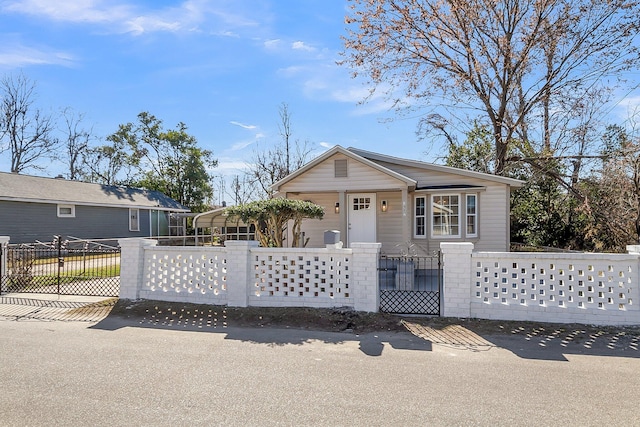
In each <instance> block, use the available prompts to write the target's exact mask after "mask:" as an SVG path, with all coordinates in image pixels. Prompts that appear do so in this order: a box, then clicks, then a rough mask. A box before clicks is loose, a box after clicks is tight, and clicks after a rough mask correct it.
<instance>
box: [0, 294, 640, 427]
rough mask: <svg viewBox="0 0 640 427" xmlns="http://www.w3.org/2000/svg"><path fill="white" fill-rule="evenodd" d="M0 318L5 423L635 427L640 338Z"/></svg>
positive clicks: (190, 317)
mask: <svg viewBox="0 0 640 427" xmlns="http://www.w3.org/2000/svg"><path fill="white" fill-rule="evenodd" d="M1 305H2V304H0V306H1ZM1 310H2V308H0V337H2V338H1V339H2V345H1V346H0V361H1V362H0V390H2V392H1V393H0V420H2V423H1V424H3V425H11V426H27V425H29V426H63V425H64V426H85V425H92V426H103V425H104V426H107V425H108V426H130V425H141V426H155V425H177V426H178V425H207V426H209V425H225V426H227V425H231V426H233V425H238V426H240V425H242V426H246V425H323V426H326V425H367V426H371V425H403V426H406V425H416V426H418V425H420V426H423V425H492V426H493V425H510V426H511V425H536V426H538V425H567V426H568V425H571V426H574V425H594V426H595V425H598V426H600V425H637V424H638V423H639V422H640V418H639V417H638V414H639V412H638V409H637V408H638V403H637V399H636V398H635V396H639V395H640V381H639V380H640V374H638V373H639V372H640V357H639V355H638V349H637V341H635V345H634V341H633V339H627V340H625V341H626V344H625V346H617V347H616V345H611V344H612V343H611V341H612V340H613V337H615V334H614V335H608V336H607V338H606V339H604V340H601V338H602V336H600V337H595V339H592V338H589V337H588V336H586V335H585V336H582V337H580V336H579V335H576V337H579V338H576V339H574V340H566V339H565V338H566V337H563V338H560V337H559V336H558V338H560V339H558V340H556V338H549V337H551V336H552V335H553V331H540V330H538V332H534V333H532V332H533V331H531V330H527V331H526V333H525V332H522V333H518V332H515V331H507V332H508V333H504V334H493V335H488V334H477V333H475V332H473V331H471V330H470V329H468V328H466V327H465V325H464V324H460V325H457V326H458V328H455V327H453V328H448V329H447V328H441V329H437V328H431V329H429V328H428V327H424V326H422V327H421V328H418V326H420V325H416V324H413V326H411V325H408V326H407V327H408V330H407V331H406V332H384V333H367V334H362V335H358V334H354V333H333V332H319V331H310V330H299V329H292V328H289V329H281V328H238V327H234V326H231V325H229V324H228V322H226V321H225V318H224V313H223V312H220V313H216V314H215V315H216V316H218V317H212V318H211V319H210V320H209V319H208V318H207V317H203V316H202V315H201V314H202V313H193V312H190V313H188V314H187V313H178V312H176V313H173V312H169V313H167V312H162V313H158V312H149V313H147V314H146V315H144V316H134V317H130V318H125V317H120V316H106V317H103V318H102V320H100V321H74V320H67V321H60V320H50V319H49V320H46V319H38V318H37V315H35V316H21V317H12V316H6V315H2V311H1ZM453 326H456V325H453ZM411 328H413V329H411ZM554 340H555V341H554ZM614 341H619V340H614ZM609 346H610V347H611V348H609Z"/></svg>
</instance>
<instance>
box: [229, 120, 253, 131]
mask: <svg viewBox="0 0 640 427" xmlns="http://www.w3.org/2000/svg"><path fill="white" fill-rule="evenodd" d="M229 123H231V124H232V125H236V126H240V127H241V128H243V129H256V128H257V126H256V125H245V124H244V123H240V122H236V121H233V120H232V121H230V122H229Z"/></svg>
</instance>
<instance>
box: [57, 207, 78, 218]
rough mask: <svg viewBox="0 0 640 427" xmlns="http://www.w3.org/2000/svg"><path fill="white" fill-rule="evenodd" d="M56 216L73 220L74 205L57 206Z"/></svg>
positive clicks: (74, 215)
mask: <svg viewBox="0 0 640 427" xmlns="http://www.w3.org/2000/svg"><path fill="white" fill-rule="evenodd" d="M57 214H58V218H75V217H76V207H75V205H58V207H57Z"/></svg>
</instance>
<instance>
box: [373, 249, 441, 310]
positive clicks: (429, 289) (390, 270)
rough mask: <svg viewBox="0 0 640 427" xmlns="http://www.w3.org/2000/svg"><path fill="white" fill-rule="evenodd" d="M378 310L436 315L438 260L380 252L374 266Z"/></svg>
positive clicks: (438, 284) (439, 273)
mask: <svg viewBox="0 0 640 427" xmlns="http://www.w3.org/2000/svg"><path fill="white" fill-rule="evenodd" d="M378 281H379V284H380V311H383V312H386V313H397V314H430V315H436V316H439V315H440V296H441V294H442V262H441V256H440V251H436V252H434V254H433V255H431V256H398V257H389V256H382V257H381V258H380V264H379V266H378Z"/></svg>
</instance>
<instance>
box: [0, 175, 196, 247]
mask: <svg viewBox="0 0 640 427" xmlns="http://www.w3.org/2000/svg"><path fill="white" fill-rule="evenodd" d="M186 212H189V209H188V208H186V207H185V206H183V205H181V204H180V203H178V202H176V201H175V200H173V199H171V198H169V197H167V196H166V195H164V194H162V193H160V192H158V191H147V190H142V189H137V188H127V187H117V186H109V185H100V184H89V183H85V182H78V181H68V180H65V179H60V178H42V177H35V176H29V175H19V174H14V173H4V172H0V236H9V237H10V239H11V240H10V242H11V243H30V242H35V241H45V242H49V241H51V240H52V239H53V236H54V235H60V236H72V237H76V238H80V239H111V238H123V237H153V236H168V235H170V232H171V228H170V221H171V214H181V213H186Z"/></svg>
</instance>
